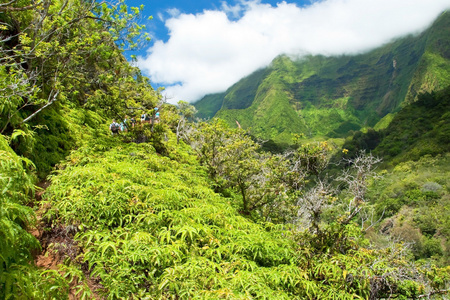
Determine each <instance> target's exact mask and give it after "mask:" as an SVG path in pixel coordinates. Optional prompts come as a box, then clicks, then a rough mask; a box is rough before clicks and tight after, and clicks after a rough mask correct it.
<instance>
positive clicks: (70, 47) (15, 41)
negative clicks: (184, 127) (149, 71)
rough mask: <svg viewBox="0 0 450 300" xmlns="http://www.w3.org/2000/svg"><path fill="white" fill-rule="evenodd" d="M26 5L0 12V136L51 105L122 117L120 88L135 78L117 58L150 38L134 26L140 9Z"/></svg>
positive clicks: (65, 1) (63, 0)
mask: <svg viewBox="0 0 450 300" xmlns="http://www.w3.org/2000/svg"><path fill="white" fill-rule="evenodd" d="M27 2H28V1H10V2H7V3H4V4H2V5H1V6H0V10H2V11H3V14H2V17H1V19H0V21H1V23H0V26H2V32H3V34H2V36H1V37H0V43H1V49H0V63H1V65H2V68H1V69H0V76H1V80H0V89H3V90H4V91H5V93H3V97H0V114H1V116H2V118H1V120H2V121H1V122H0V131H1V132H2V133H4V134H5V133H8V134H10V133H11V132H12V130H14V129H15V128H18V127H21V124H23V123H27V122H29V121H30V120H31V119H32V118H33V117H34V116H35V115H36V114H38V113H39V112H41V111H42V110H43V109H44V108H46V107H48V106H50V105H52V104H53V103H54V102H55V101H57V100H58V101H60V102H63V103H65V102H72V103H73V104H75V105H80V106H86V107H89V108H95V109H102V110H108V111H110V112H111V113H112V114H117V113H118V112H120V111H121V110H123V109H124V108H125V107H126V104H125V102H126V101H125V100H124V97H123V96H124V95H123V94H122V91H123V90H122V89H123V88H128V89H129V85H130V83H136V81H135V79H134V78H135V74H136V71H135V68H133V67H131V66H130V65H129V64H128V63H127V62H126V60H125V59H124V58H123V56H122V51H123V50H124V49H125V48H130V49H133V48H136V47H137V46H138V45H139V44H140V43H141V42H142V41H144V40H147V39H148V36H146V35H145V34H144V35H141V34H140V31H141V30H142V29H143V28H144V27H143V26H141V25H139V24H138V22H137V20H138V18H139V16H140V10H141V9H142V8H143V7H141V8H131V9H128V8H127V6H126V5H124V2H123V1H122V0H119V1H118V2H116V3H110V4H108V5H107V4H106V3H100V2H96V1H81V2H80V1H74V0H58V1H38V2H36V3H33V2H30V3H27ZM147 88H148V87H147ZM151 90H152V89H151Z"/></svg>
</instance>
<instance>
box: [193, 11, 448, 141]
mask: <svg viewBox="0 0 450 300" xmlns="http://www.w3.org/2000/svg"><path fill="white" fill-rule="evenodd" d="M449 28H450V14H449V13H448V12H445V13H443V14H442V15H441V16H440V17H439V18H438V19H437V20H436V21H435V22H434V24H433V25H432V26H431V27H430V28H429V29H427V30H426V31H424V32H423V33H421V34H420V35H417V36H412V35H410V36H407V37H404V38H401V39H398V40H396V41H393V42H391V43H389V44H387V45H384V46H382V47H380V48H377V49H375V50H372V51H370V52H367V53H364V54H359V55H353V56H349V55H342V56H336V57H325V56H307V57H303V58H301V59H295V60H294V59H292V58H290V57H288V56H285V55H282V56H279V57H277V58H276V59H274V60H273V62H272V63H271V65H270V66H269V67H267V68H265V69H261V70H258V71H256V72H255V73H253V74H252V75H250V76H248V77H246V78H244V79H242V80H241V81H239V82H238V83H236V84H235V85H233V86H232V87H230V88H229V89H228V90H227V91H226V92H224V93H220V94H214V95H207V96H205V97H204V98H203V99H201V100H200V101H198V102H197V103H195V104H194V105H195V106H196V108H197V109H198V111H199V116H200V117H203V118H211V117H213V116H216V117H220V118H222V119H224V120H226V121H227V122H228V123H229V124H235V121H238V122H239V123H240V124H241V125H242V126H243V127H244V128H251V132H252V134H254V135H256V136H259V137H261V138H264V139H273V140H274V141H276V142H284V143H286V142H288V143H289V142H290V138H291V136H292V134H293V133H303V134H305V136H306V137H307V138H313V137H323V138H333V137H344V136H346V135H347V134H348V132H349V131H350V130H359V129H361V128H365V127H373V126H375V125H376V124H377V123H378V122H379V121H380V120H381V119H382V118H383V117H384V116H385V115H387V114H389V113H395V112H396V111H398V110H399V109H401V107H402V103H409V102H413V101H415V100H417V97H418V95H419V94H420V93H424V92H431V91H434V90H438V89H442V88H445V87H446V86H448V85H449V84H450V72H449V70H450V62H449V49H450V47H449V43H450V41H449V36H450V32H449V31H450V29H449Z"/></svg>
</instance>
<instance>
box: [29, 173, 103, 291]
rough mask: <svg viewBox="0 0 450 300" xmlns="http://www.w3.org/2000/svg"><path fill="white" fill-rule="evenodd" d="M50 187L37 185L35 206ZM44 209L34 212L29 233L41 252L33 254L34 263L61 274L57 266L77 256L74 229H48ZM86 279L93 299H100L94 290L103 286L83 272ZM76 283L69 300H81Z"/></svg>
mask: <svg viewBox="0 0 450 300" xmlns="http://www.w3.org/2000/svg"><path fill="white" fill-rule="evenodd" d="M48 186H50V182H49V181H42V182H39V183H38V184H37V187H38V189H36V192H35V202H34V205H35V206H40V202H41V200H42V195H43V194H44V193H45V190H46V189H47V187H48ZM45 210H46V209H45V207H42V206H41V207H39V209H38V210H37V211H36V218H37V225H36V228H35V229H33V230H32V231H30V233H31V234H32V235H33V236H34V237H36V238H37V239H38V240H39V243H40V244H41V248H42V250H41V251H40V252H39V253H35V255H34V257H35V259H34V263H35V265H36V266H37V267H39V268H43V269H46V270H55V271H58V272H60V273H62V272H61V271H60V270H59V267H58V265H60V264H63V263H64V259H66V258H67V257H69V258H70V259H72V260H75V259H76V257H77V255H78V254H79V251H80V249H79V247H78V245H77V242H76V241H75V240H74V239H73V237H74V235H75V233H76V228H74V226H66V227H63V226H59V227H50V226H49V224H46V223H45V222H44V221H43V220H42V215H43V213H44V212H45ZM84 275H85V277H86V284H87V285H88V287H89V289H90V290H91V291H92V293H93V296H94V299H102V297H100V296H99V295H98V294H97V293H96V290H99V289H102V288H103V286H102V285H101V284H99V282H98V280H94V279H92V278H90V277H89V271H88V270H87V269H86V270H84ZM76 286H77V283H76V282H73V283H70V288H71V289H70V293H69V299H70V300H78V299H81V295H76Z"/></svg>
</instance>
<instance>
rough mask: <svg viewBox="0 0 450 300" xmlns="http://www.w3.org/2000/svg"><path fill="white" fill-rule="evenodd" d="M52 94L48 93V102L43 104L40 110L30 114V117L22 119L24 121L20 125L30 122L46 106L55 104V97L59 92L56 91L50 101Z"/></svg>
mask: <svg viewBox="0 0 450 300" xmlns="http://www.w3.org/2000/svg"><path fill="white" fill-rule="evenodd" d="M52 93H53V91H52V92H51V93H50V95H49V96H48V97H49V102H48V103H47V104H45V105H44V106H42V107H41V108H39V109H38V110H37V111H35V112H34V113H32V114H31V115H30V116H28V118H26V119H24V120H23V121H22V123H26V122H28V121H29V120H31V119H32V118H34V116H36V115H37V114H38V113H40V112H41V111H42V110H43V109H45V108H46V107H47V106H50V105H51V104H52V103H53V102H55V100H56V97H57V96H58V94H59V91H57V92H56V93H55V94H54V95H53V98H52V99H51V100H50V97H51V95H52Z"/></svg>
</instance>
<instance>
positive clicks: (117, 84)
mask: <svg viewBox="0 0 450 300" xmlns="http://www.w3.org/2000/svg"><path fill="white" fill-rule="evenodd" d="M141 9H142V7H140V8H127V7H126V6H125V5H124V4H123V2H120V1H119V2H117V3H111V4H110V5H106V4H105V5H103V4H101V3H97V2H83V1H81V2H79V1H72V0H68V1H53V2H45V1H44V2H27V1H16V2H14V1H13V2H11V3H8V4H5V5H0V13H1V14H0V21H1V24H0V27H1V28H0V29H1V30H2V39H3V40H1V41H0V42H1V43H2V48H1V50H0V61H1V66H0V89H1V90H2V91H3V93H2V94H1V95H0V133H1V134H0V298H1V299H71V298H74V297H75V298H79V299H94V298H96V299H98V298H105V299H220V298H227V299H355V298H360V299H378V298H399V299H417V298H423V297H430V296H435V297H439V296H441V295H443V296H445V294H446V293H448V286H449V281H450V270H449V267H448V264H449V259H448V255H449V251H450V250H449V249H450V245H449V242H448V240H449V230H448V228H449V225H450V219H449V212H448V207H449V205H450V204H449V203H448V202H449V189H450V185H449V182H448V178H449V169H448V166H449V156H448V136H449V134H448V132H449V130H448V125H447V123H448V122H446V121H447V118H448V99H449V94H448V92H449V89H448V88H447V89H444V90H442V91H439V92H434V93H430V94H424V95H422V96H420V95H417V99H418V101H417V102H414V103H412V104H410V105H404V107H403V108H402V107H401V106H400V105H399V103H400V102H401V100H402V99H401V98H403V97H404V95H406V94H407V91H408V89H409V91H411V90H412V87H411V88H409V87H408V84H409V82H410V80H406V79H407V78H409V77H408V76H412V75H409V74H413V72H412V71H413V70H414V69H415V68H416V67H417V66H418V64H419V61H420V64H421V65H420V67H418V70H424V69H423V68H425V67H426V69H427V68H428V66H431V67H430V68H431V69H427V72H432V71H433V70H435V69H436V68H438V67H439V66H441V65H443V66H444V67H445V66H446V64H445V62H444V61H442V59H441V58H442V57H445V56H444V55H443V53H444V54H445V53H446V52H445V51H446V50H445V47H442V46H439V45H441V44H440V41H442V39H443V37H447V35H445V34H444V35H442V34H441V33H440V31H439V30H436V28H439V26H438V25H439V24H444V23H445V22H447V21H446V20H447V19H448V18H447V16H446V15H444V16H443V17H442V18H441V19H440V20H439V21H438V22H437V23H436V24H438V25H435V27H433V29H432V30H431V31H429V32H426V33H424V34H423V35H421V36H420V37H408V38H405V39H403V40H401V41H398V42H395V43H393V44H390V45H388V46H386V47H385V48H383V49H378V50H375V51H373V52H371V53H369V54H368V55H366V56H365V55H361V56H358V57H346V56H343V57H340V58H326V57H309V58H306V59H305V60H303V61H292V60H291V59H289V58H287V57H284V56H283V57H279V58H278V59H276V60H275V61H274V62H273V64H272V66H271V67H270V69H268V70H260V71H258V72H257V73H256V74H254V75H252V76H249V77H248V78H246V79H245V80H244V81H242V82H241V83H240V84H238V85H237V86H236V87H237V89H233V88H231V89H230V90H229V92H227V93H226V94H224V95H221V96H220V97H219V96H217V99H219V100H220V98H223V99H221V100H220V101H221V104H220V107H221V108H222V110H220V111H219V113H218V114H220V115H221V116H222V117H223V118H224V119H225V121H223V120H219V119H215V120H212V121H211V122H208V123H201V122H200V123H194V122H193V120H194V115H195V112H196V110H195V108H194V107H192V106H191V105H189V104H188V103H186V102H182V101H181V102H179V103H178V106H174V105H169V104H166V103H164V101H162V97H161V96H160V94H159V92H158V91H155V90H154V89H153V88H152V87H151V85H150V83H149V80H148V79H147V78H145V77H143V76H142V75H141V74H140V72H139V70H137V69H135V68H133V67H131V66H130V65H129V64H128V63H127V62H126V61H125V59H124V58H123V56H122V51H123V50H124V49H125V48H126V47H128V48H134V47H136V46H138V44H139V43H140V42H141V41H143V40H145V39H146V36H145V35H141V34H140V31H141V30H142V29H143V27H142V26H140V25H139V24H138V23H137V21H138V17H139V15H140V11H141ZM36 20H39V21H36ZM436 26H438V27H436ZM433 30H434V32H433ZM427 43H428V44H427ZM429 45H434V46H436V45H437V46H439V47H437V48H436V49H437V50H436V51H434V50H433V51H434V52H433V51H431V50H430V49H431V48H430V46H429ZM386 49H389V51H388V50H386ZM411 49H413V50H411ZM433 49H435V48H434V47H433ZM411 51H412V52H411ZM423 51H425V53H426V56H424V55H422V54H423ZM427 51H428V52H427ZM392 53H393V54H392ZM405 53H409V56H405V55H400V54H405ZM392 55H394V56H392ZM396 55H399V56H398V58H397V56H396ZM394 57H395V59H396V60H397V67H395V66H393V65H392V60H393V59H394ZM367 60H369V61H370V62H367ZM405 60H409V64H407V65H406V64H405ZM429 61H432V62H433V63H430V64H427V62H429ZM317 66H320V68H317ZM375 66H380V69H377V68H376V67H375ZM388 66H391V67H388ZM423 66H425V67H423ZM389 68H390V69H389ZM397 68H398V69H397ZM401 68H404V70H403V71H402V70H401ZM430 70H431V71H430ZM386 71H389V72H390V73H389V74H390V75H392V77H389V78H388V79H386V78H383V76H381V75H380V74H382V73H383V72H386ZM397 71H398V72H397ZM353 73H354V74H355V75H354V76H350V75H349V74H353ZM427 74H429V73H427ZM436 74H437V75H436V78H437V80H438V81H439V84H437V83H436V80H435V78H434V77H433V78H431V79H432V80H431V79H430V80H428V79H429V78H430V77H429V76H428V75H426V76H425V77H423V78H428V79H427V80H425V81H423V80H422V79H420V78H422V77H421V76H418V75H417V76H416V75H415V76H416V77H414V78H415V80H419V81H420V82H423V83H424V85H423V86H422V87H421V90H422V89H426V88H429V87H431V88H432V89H434V88H435V87H438V86H440V85H441V84H443V83H444V82H445V80H446V77H447V73H446V72H445V71H441V72H438V71H436ZM336 76H337V77H336ZM349 76H350V77H349ZM378 77H379V78H380V79H379V80H375V79H374V78H378ZM336 78H338V80H337V79H336ZM418 78H419V79H418ZM419 81H417V82H419ZM329 83H331V86H328V84H329ZM407 83H408V84H407ZM359 85H361V86H362V88H361V89H358V88H357V86H359ZM374 85H379V86H381V87H384V88H387V87H389V92H388V93H387V94H386V92H385V91H382V92H380V91H378V92H375V94H371V93H368V94H367V89H369V90H371V89H372V88H373V87H374ZM447 85H448V84H447ZM447 85H446V86H447ZM314 86H316V88H314ZM286 87H288V89H286ZM317 87H322V88H323V89H322V88H321V89H317ZM345 91H348V93H347V92H345ZM300 94H302V95H303V96H302V97H304V98H305V99H301V101H298V99H299V97H298V95H300ZM253 95H255V96H253ZM380 95H381V96H380ZM395 95H401V97H400V98H398V97H397V96H395ZM222 96H223V97H222ZM316 96H317V97H316ZM415 97H416V95H414V96H413V98H414V99H415ZM240 99H241V100H243V101H240ZM274 99H276V101H274ZM371 99H376V101H370V100H371ZM380 99H382V100H380ZM303 100H304V101H303ZM204 104H205V105H206V107H207V109H208V110H210V111H214V110H215V109H216V108H217V107H219V105H218V104H217V103H213V104H210V103H206V102H205V103H204ZM155 107H158V108H159V109H160V111H161V116H160V120H158V121H157V122H149V123H147V122H143V123H141V122H138V123H136V124H135V125H134V126H132V125H131V123H126V125H127V126H128V128H127V130H126V131H123V132H120V134H117V135H112V134H111V133H110V132H109V131H108V127H107V124H108V123H109V121H107V120H109V119H112V118H115V119H117V120H118V121H119V122H122V121H124V120H125V119H127V120H129V118H130V117H131V116H135V117H136V116H138V115H139V114H140V113H141V112H149V111H154V108H155ZM225 108H226V109H225ZM363 108H364V109H363ZM366 108H367V110H366ZM393 110H398V111H397V112H396V113H395V116H393V118H392V120H391V121H390V122H388V121H389V120H388V119H389V118H386V119H385V120H384V121H383V122H380V123H379V124H380V125H379V126H378V127H377V129H378V128H385V129H382V130H381V131H375V130H373V129H371V128H369V126H371V125H374V124H375V123H376V122H378V120H379V119H380V117H381V115H383V114H384V113H385V112H387V111H393ZM299 116H301V118H299ZM324 117H325V118H326V119H327V120H326V121H321V120H320V119H321V118H324ZM236 120H237V121H238V122H239V123H240V124H241V125H242V127H243V128H249V127H251V126H254V125H253V124H258V122H263V123H264V126H259V125H257V126H254V127H253V128H251V130H245V129H242V128H235V127H233V126H234V124H235V121H236ZM386 120H387V121H386ZM226 121H228V122H229V123H230V122H231V123H233V126H229V125H228V124H227V123H226ZM387 123H389V125H388V124H387ZM363 125H364V126H363ZM361 127H364V128H367V130H366V131H365V133H362V132H356V133H355V135H354V138H353V140H350V139H349V140H348V141H346V142H347V144H346V145H345V146H344V147H348V149H343V151H342V155H341V156H340V157H338V156H336V155H335V156H334V157H332V152H333V150H334V149H333V148H332V145H334V143H331V142H328V141H326V140H327V139H329V138H331V137H335V139H334V141H336V144H339V142H340V140H338V138H341V140H343V139H342V137H344V136H345V135H346V134H347V132H348V131H349V130H355V129H358V128H361ZM298 132H301V133H303V135H300V134H297V135H296V134H295V133H298ZM255 136H256V137H255ZM261 136H262V137H269V138H270V141H269V142H266V143H265V144H266V149H267V148H270V149H271V150H273V152H275V153H276V154H274V153H269V152H265V151H264V148H263V147H261V145H260V144H259V140H258V137H261ZM316 138H317V139H319V140H321V141H320V142H316V141H314V139H316ZM306 140H308V143H307V142H306ZM277 143H279V144H281V143H285V144H286V145H287V144H291V145H293V146H292V147H291V148H292V149H289V150H288V151H281V149H280V148H279V147H278V145H277ZM352 145H353V146H354V147H353V148H351V146H352ZM361 149H374V153H378V154H380V155H384V156H386V158H387V160H386V161H385V163H384V166H386V167H391V169H389V171H381V172H379V173H376V172H375V167H376V165H377V163H378V162H379V161H380V159H378V158H377V157H376V156H374V155H372V154H370V153H368V152H367V153H366V152H364V151H360V150H361ZM430 154H432V155H437V154H439V156H437V157H436V158H433V157H431V156H430ZM330 159H333V160H332V161H333V162H339V163H340V165H339V166H340V168H339V170H336V172H335V174H336V176H334V177H330V176H328V172H329V168H328V167H329V165H330ZM379 175H383V176H384V177H383V178H382V179H380V180H376V179H377V177H378V176H379ZM38 181H40V183H39V185H40V186H44V187H46V186H48V188H46V190H45V191H44V190H41V189H40V188H38V187H37V186H35V184H36V183H37V182H38ZM41 194H43V195H41ZM32 231H33V234H31V233H30V232H32ZM37 231H38V233H36V232H37ZM35 236H36V237H35ZM38 238H39V240H38ZM405 243H406V244H405ZM408 245H410V246H408ZM41 251H42V252H41ZM39 253H42V254H45V255H46V257H47V258H48V259H53V260H54V265H53V266H52V267H51V268H38V267H37V266H36V265H37V264H36V256H37V255H38V254H39ZM56 264H58V265H56Z"/></svg>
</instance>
